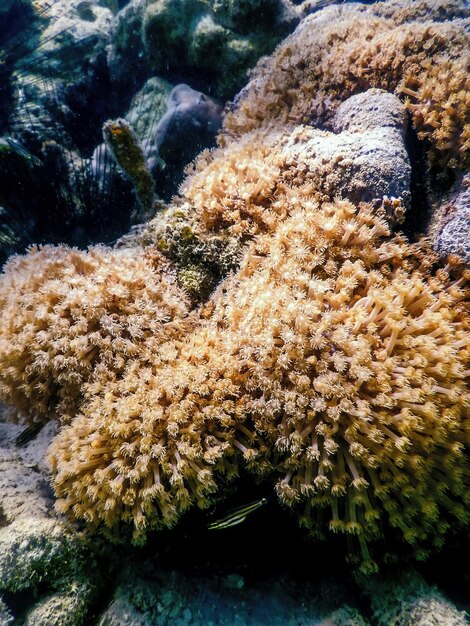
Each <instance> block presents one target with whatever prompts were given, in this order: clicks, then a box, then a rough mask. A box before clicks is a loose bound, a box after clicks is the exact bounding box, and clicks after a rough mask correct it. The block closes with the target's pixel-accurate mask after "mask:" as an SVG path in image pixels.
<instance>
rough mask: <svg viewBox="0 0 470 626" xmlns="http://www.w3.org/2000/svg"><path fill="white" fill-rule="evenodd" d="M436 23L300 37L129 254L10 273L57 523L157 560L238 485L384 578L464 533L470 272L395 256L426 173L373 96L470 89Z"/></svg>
mask: <svg viewBox="0 0 470 626" xmlns="http://www.w3.org/2000/svg"><path fill="white" fill-rule="evenodd" d="M183 4H184V7H183ZM175 6H178V7H179V8H182V9H183V8H184V10H186V9H187V10H188V12H189V13H190V14H191V17H194V16H195V15H196V13H197V12H198V11H199V4H198V3H196V4H195V5H194V7H196V8H194V7H193V5H191V6H189V3H188V5H187V6H186V4H185V3H182V2H178V3H176V5H175ZM240 6H241V5H240ZM439 7H442V3H440V2H436V3H426V2H419V3H416V5H415V6H414V5H411V6H409V5H406V6H404V5H403V4H402V3H399V2H397V3H392V4H390V3H386V4H382V3H378V4H376V5H374V6H372V7H365V6H361V5H353V6H346V7H341V8H338V7H330V8H328V9H326V10H325V11H323V12H321V13H318V14H315V15H312V16H310V17H308V18H306V19H305V20H304V21H303V22H302V24H301V25H300V26H299V28H298V30H297V31H296V33H295V34H294V35H293V36H292V37H290V38H288V39H287V40H286V42H285V43H283V44H282V45H281V46H280V47H279V49H278V50H277V52H276V53H275V55H274V56H273V57H272V58H271V59H265V60H263V61H262V63H261V64H260V65H259V66H258V69H257V70H256V71H255V74H254V78H253V80H252V82H251V83H250V85H249V86H248V87H247V89H246V90H244V92H242V94H241V96H240V97H239V98H238V100H237V101H236V103H235V105H234V110H233V111H232V112H231V113H230V114H229V115H228V117H227V118H226V123H225V127H224V130H223V133H222V135H221V137H220V147H219V148H218V149H217V150H215V151H213V152H212V153H210V152H208V151H206V152H204V153H203V154H202V155H201V156H200V157H198V158H197V159H196V162H195V163H194V164H193V165H192V166H191V167H190V168H188V170H187V173H188V176H187V178H186V180H185V182H184V184H183V185H182V188H181V193H180V197H179V198H176V199H175V200H174V201H173V202H172V204H171V206H170V208H169V210H168V211H166V212H165V213H164V214H162V215H159V216H158V217H157V218H156V219H155V220H154V221H153V222H152V223H151V224H150V225H148V226H147V227H144V228H142V229H139V231H138V233H137V237H136V239H134V241H133V247H127V248H126V247H123V248H119V249H116V250H110V249H105V248H99V247H98V248H90V250H89V251H88V252H78V251H76V250H71V249H69V248H65V247H59V248H52V247H46V248H44V249H42V250H38V249H33V250H31V251H30V252H29V254H28V255H26V256H25V257H15V258H13V259H12V260H11V261H10V262H9V263H8V265H7V267H6V270H5V273H4V274H3V276H2V277H1V279H0V306H1V308H2V313H3V315H2V321H1V325H0V395H1V397H2V399H4V400H6V401H8V402H9V403H10V404H13V405H15V406H16V408H17V410H18V411H20V412H23V413H26V415H27V416H28V417H29V419H30V420H34V418H38V419H39V420H47V419H48V418H50V417H52V416H55V415H58V417H59V418H60V421H61V422H62V424H61V426H60V430H59V434H58V435H57V437H56V438H55V440H54V442H53V444H52V446H51V448H50V456H49V458H50V462H51V467H52V472H53V486H54V490H55V494H56V496H57V497H58V500H57V502H56V509H57V511H58V512H60V513H67V514H68V515H69V516H70V517H71V518H72V519H74V520H84V521H85V522H86V524H87V526H88V527H89V528H91V529H96V528H99V529H101V530H103V531H104V532H105V533H106V534H107V535H108V536H109V537H112V538H114V539H117V538H122V537H127V535H128V532H130V533H131V535H132V540H133V541H134V542H135V543H141V542H144V541H145V540H146V538H147V535H148V533H149V532H150V531H152V530H154V529H162V528H165V527H167V528H169V527H172V526H173V525H174V524H175V523H176V522H177V521H178V519H179V518H180V516H181V515H182V513H183V512H185V511H186V510H187V509H189V508H190V507H195V508H196V507H197V508H200V509H206V508H207V507H209V506H210V505H212V504H213V503H214V502H216V501H217V499H218V498H219V497H223V495H224V491H225V490H226V489H227V488H228V485H229V483H230V482H233V481H234V480H235V479H236V478H237V477H239V475H240V474H244V475H245V476H249V477H250V480H251V481H252V482H257V483H259V484H260V485H261V486H262V488H263V489H267V490H269V492H270V493H271V492H272V491H274V493H275V494H277V497H278V500H279V501H280V502H281V504H282V505H283V506H285V507H286V508H288V509H290V510H292V511H293V513H294V515H295V516H296V517H297V519H298V520H299V522H300V524H301V525H303V526H305V527H306V528H307V529H308V530H309V531H310V533H311V534H312V535H314V536H316V537H325V536H327V535H334V534H339V535H342V536H343V537H345V538H346V541H347V544H348V545H347V554H348V558H349V560H350V561H351V562H352V563H353V564H354V565H355V566H357V567H358V569H359V570H361V571H363V572H366V573H369V574H370V573H371V572H375V571H377V568H378V563H379V562H382V561H384V560H385V561H387V560H389V559H393V558H395V556H396V554H399V555H401V554H405V555H408V554H409V553H411V554H412V555H413V556H414V557H415V558H417V559H424V558H425V557H426V556H428V555H429V553H430V551H432V550H433V549H435V548H440V547H442V545H443V543H444V540H445V538H446V535H447V534H448V533H449V532H450V531H454V530H455V529H458V528H460V527H465V526H467V525H468V522H469V517H470V516H469V514H468V505H469V488H468V487H469V476H470V466H469V459H468V457H467V456H466V455H465V449H464V447H465V445H467V444H468V443H469V428H470V415H469V412H468V407H469V405H470V393H469V389H468V382H469V369H468V362H469V357H470V334H469V329H470V321H469V315H468V280H469V271H468V270H465V268H464V267H463V264H462V262H461V260H459V259H458V258H457V257H450V258H449V259H448V260H446V261H445V262H444V263H441V264H440V263H439V261H438V258H437V255H435V254H434V253H433V252H432V251H431V250H430V249H429V248H428V246H427V244H426V243H424V242H421V243H419V244H411V243H409V242H408V241H407V240H406V239H405V237H404V236H403V235H401V234H395V235H394V234H393V233H392V232H391V225H393V226H395V223H396V222H397V221H399V220H400V219H401V218H402V217H403V210H404V207H405V206H406V204H407V195H409V191H408V188H409V176H410V167H409V161H408V158H407V154H406V150H405V147H404V140H403V136H404V132H405V124H404V111H403V108H402V106H401V105H400V103H399V102H398V101H397V99H396V98H395V96H393V95H391V94H386V93H383V92H382V91H380V90H379V88H380V89H387V90H389V91H393V90H398V91H399V90H400V89H402V88H405V89H406V88H407V89H411V87H406V84H409V83H406V81H408V80H409V76H411V75H413V76H419V81H420V82H419V84H416V85H415V87H416V94H417V95H416V99H418V100H419V98H420V97H421V95H420V93H421V92H420V89H421V88H422V85H423V81H424V76H425V73H426V72H428V73H429V72H431V73H432V72H433V71H434V69H433V68H434V66H435V65H439V64H440V63H441V61H442V59H443V57H444V56H445V55H447V57H446V58H447V60H446V63H444V62H443V61H442V63H444V65H442V64H441V65H440V67H441V68H442V67H445V71H446V72H447V73H448V74H449V73H450V72H451V71H452V70H451V68H454V69H455V68H457V67H458V66H459V63H461V56H462V50H463V48H464V46H466V45H468V35H467V33H466V32H465V29H464V26H465V24H466V23H467V22H466V21H465V20H456V21H454V22H437V21H435V22H433V21H432V20H433V16H436V19H437V16H438V15H440V12H439ZM196 9H197V11H196ZM194 11H196V13H194V14H193V13H192V12H194ZM462 11H463V9H462ZM463 12H464V11H463ZM170 13H171V10H170V7H169V5H168V3H165V2H164V1H163V0H161V1H158V2H155V3H152V4H150V5H149V9H148V14H147V27H148V28H150V27H149V24H150V23H152V24H154V22H158V20H160V19H161V20H163V22H164V23H166V22H165V20H167V19H168V20H170V22H171V23H169V24H170V26H171V28H172V27H173V26H175V23H174V19H173V17H174V16H172V15H170ZM183 13H184V12H183ZM189 13H188V14H189ZM162 14H163V17H162ZM185 15H186V14H183V17H182V20H181V24H182V28H183V30H184V28H185V27H186V26H185V19H186V18H185ZM197 15H199V13H197ZM196 17H197V16H196ZM157 18H158V19H157ZM170 18H171V19H170ZM188 19H189V18H188ZM204 19H206V18H204ZM171 20H173V21H171ZM413 20H415V21H413ZM206 21H207V20H206ZM196 22H197V20H196ZM197 23H199V22H197ZM160 26H161V23H160ZM171 28H170V27H168V36H173V35H174V36H175V37H177V36H178V33H177V32H173V31H172V30H171ZM147 36H149V35H148V32H147ZM449 42H450V43H449ZM159 45H160V44H159ZM170 50H171V47H170ZM175 50H176V51H174V53H175V55H176V56H175V59H178V58H179V57H178V54H179V52H178V50H177V49H175ZM425 56H427V58H428V59H431V61H432V62H431V65H429V63H428V61H426V60H425V58H424V57H425ZM459 67H460V66H459ZM460 69H461V68H460ZM403 80H405V83H403ZM403 84H405V87H403ZM446 84H448V87H446V88H447V91H445V89H444V91H443V92H439V93H442V94H444V93H445V94H449V93H450V91H449V90H453V89H454V88H455V89H457V92H456V93H455V99H453V98H452V102H451V105H450V106H449V107H447V109H446V108H445V106H444V105H442V103H440V104H439V103H438V104H436V102H431V103H430V104H429V111H428V112H427V113H426V115H429V116H430V117H431V118H432V119H434V117H433V116H434V114H435V111H439V112H442V111H444V112H443V113H442V115H441V113H438V114H436V115H437V117H438V118H439V120H440V121H439V125H440V126H442V127H443V128H444V127H445V129H446V130H445V133H447V134H446V137H448V138H449V136H451V139H449V141H447V140H444V139H443V135H439V136H438V135H437V134H436V133H434V131H435V130H436V129H435V128H434V127H433V130H431V131H429V130H428V129H427V126H426V130H425V128H424V127H423V129H422V130H423V132H425V133H426V134H425V135H423V137H426V138H427V139H428V140H429V142H430V143H431V144H432V146H433V148H432V149H433V150H434V156H435V158H436V159H437V160H439V162H440V164H441V165H442V166H446V167H447V166H454V167H457V166H458V167H465V164H466V161H465V159H466V150H467V149H466V147H465V141H466V139H465V134H464V133H463V132H461V133H459V132H457V130H455V129H456V128H458V127H459V128H460V126H459V125H461V124H462V123H463V121H462V120H465V115H466V112H465V103H466V102H467V100H466V94H465V91H464V90H463V89H462V82H461V81H460V79H459V80H457V82H452V81H451V80H450V79H449V81H447V83H446ZM370 86H372V87H374V89H372V90H370V91H368V92H367V93H361V94H357V93H356V92H358V91H366V90H367V89H368V88H369V87H370ZM182 92H183V93H184V94H186V95H188V91H187V88H185V89H184V90H182V89H181V87H179V88H177V90H176V92H173V96H174V98H176V96H178V94H179V95H181V93H182ZM194 93H195V92H193V91H192V90H191V94H190V95H191V96H192V95H193V94H194ZM439 93H438V92H437V91H436V95H437V96H439ZM327 94H328V95H327ZM351 94H356V95H353V97H351V98H350V99H349V101H347V102H344V104H341V102H342V101H344V100H345V99H346V98H347V97H348V96H349V95H351ZM408 95H409V96H410V97H411V94H410V93H409V94H408ZM452 96H454V92H453V91H452ZM442 97H444V96H442ZM446 97H447V96H446ZM204 103H205V104H207V101H204ZM177 104H178V101H177ZM317 104H318V106H317ZM407 106H408V108H409V109H410V111H411V113H412V116H415V117H416V116H417V115H418V114H417V113H416V112H415V111H416V110H417V109H415V108H413V107H411V105H410V104H409V103H407ZM426 106H428V105H426ZM177 108H178V107H175V109H177ZM211 110H212V109H211ZM378 111H379V112H380V114H379V113H378ZM455 112H457V114H455ZM382 113H383V114H382ZM174 115H176V112H175V113H174V114H173V113H172V114H169V117H168V118H167V119H163V120H162V122H161V127H160V130H162V129H163V130H165V128H166V126H167V124H168V123H169V121H171V119H172V118H173V116H174ZM420 115H421V113H420ZM423 115H424V114H423ZM445 115H447V116H450V117H451V121H450V122H449V124H447V122H445V121H444V119H443V116H445ZM439 116H440V117H439ZM425 117H426V116H425V115H424V117H423V119H425ZM426 119H427V118H426ZM436 119H437V118H436ZM312 121H316V122H320V121H322V122H324V123H325V124H327V125H328V128H329V129H330V130H324V129H318V128H312V127H311V126H308V125H302V124H308V123H311V122H312ZM414 123H415V125H416V126H417V127H418V126H419V122H418V118H417V117H416V119H415V120H414ZM163 130H162V132H163ZM331 131H335V132H331ZM454 131H455V132H454ZM449 133H450V135H449ZM157 135H158V133H157ZM384 138H385V139H386V142H387V147H384V146H383V145H381V142H382V143H383V142H384ZM461 141H462V143H460V142H461ZM157 143H158V139H157ZM161 145H162V144H160V146H161ZM127 156H128V155H127ZM140 156H142V155H140ZM390 163H391V165H390ZM339 193H341V194H342V195H343V196H344V197H343V198H338V197H337V195H338V194H339ZM139 238H140V240H141V241H145V242H146V246H145V249H144V250H142V249H141V248H140V247H138V246H137V245H136V240H138V239H139ZM131 240H132V238H130V239H128V240H127V243H128V245H129V244H130V242H131ZM124 244H125V242H124ZM163 255H166V256H167V259H165V258H164V256H163ZM238 265H239V267H238ZM229 272H230V273H229ZM177 280H178V281H179V286H178V285H177V282H176V281H177ZM217 283H219V284H218V286H217V288H216V289H215V291H214V292H212V294H211V295H210V297H209V291H210V290H211V289H212V288H213V287H215V286H216V285H217ZM185 291H186V293H187V294H188V295H189V296H190V297H191V299H192V303H191V304H190V303H189V299H188V297H187V295H186V293H185ZM195 303H199V307H198V308H195V309H194V311H193V312H191V313H189V310H190V307H191V306H193V305H194V304H195ZM57 601H58V600H57ZM51 602H55V600H51Z"/></svg>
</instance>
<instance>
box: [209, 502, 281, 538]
mask: <svg viewBox="0 0 470 626" xmlns="http://www.w3.org/2000/svg"><path fill="white" fill-rule="evenodd" d="M267 503H268V498H261V500H255V501H254V502H250V504H245V505H243V506H239V507H237V508H236V509H232V510H231V511H229V512H228V513H227V514H226V515H224V517H221V518H220V519H218V520H216V521H215V522H211V523H210V524H209V525H208V527H207V528H208V529H209V530H222V529H223V528H230V527H231V526H236V525H237V524H241V523H242V522H244V521H245V519H246V518H247V516H248V515H250V514H251V513H253V512H254V511H256V510H257V509H259V508H261V507H262V506H264V505H265V504H267Z"/></svg>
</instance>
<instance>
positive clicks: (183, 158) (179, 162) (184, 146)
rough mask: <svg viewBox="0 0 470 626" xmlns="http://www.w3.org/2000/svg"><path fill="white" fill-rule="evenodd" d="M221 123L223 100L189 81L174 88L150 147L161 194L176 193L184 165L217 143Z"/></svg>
mask: <svg viewBox="0 0 470 626" xmlns="http://www.w3.org/2000/svg"><path fill="white" fill-rule="evenodd" d="M221 125H222V105H221V104H220V103H219V102H217V101H216V100H214V99H213V98H210V97H209V96H206V95H205V94H203V93H201V92H199V91H196V90H194V89H192V88H191V87H189V86H188V85H185V84H181V85H176V87H174V88H173V89H172V91H171V93H170V95H169V97H168V103H167V111H166V113H165V114H164V115H163V116H162V117H161V119H160V120H159V122H158V125H157V127H156V129H155V135H154V137H153V141H152V143H151V144H150V145H149V147H148V149H147V153H148V162H149V167H150V169H151V170H152V172H153V174H154V176H155V178H156V180H157V189H158V191H159V193H160V194H161V195H163V196H164V197H168V198H169V197H171V196H172V195H173V194H174V193H175V192H176V190H177V188H178V185H179V183H180V182H181V179H182V176H183V168H184V166H185V165H187V164H188V163H190V162H191V161H192V160H193V159H194V157H195V156H196V155H197V154H199V152H201V150H203V149H204V148H211V147H213V146H214V145H215V137H216V134H217V132H218V131H219V130H220V127H221ZM162 165H163V167H162Z"/></svg>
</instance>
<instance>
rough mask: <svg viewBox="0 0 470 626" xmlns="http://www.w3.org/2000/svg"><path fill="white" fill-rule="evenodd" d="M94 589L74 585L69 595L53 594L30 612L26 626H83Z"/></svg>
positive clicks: (84, 585) (82, 585) (63, 593)
mask: <svg viewBox="0 0 470 626" xmlns="http://www.w3.org/2000/svg"><path fill="white" fill-rule="evenodd" d="M92 595H93V593H92V587H90V586H87V585H86V584H84V583H78V582H77V583H73V584H71V585H70V588H69V591H68V592H67V593H65V592H62V593H55V594H51V595H49V596H47V597H45V598H43V599H42V600H40V601H39V602H38V603H37V604H36V605H35V606H34V608H33V609H32V610H31V611H29V612H28V614H27V616H26V619H25V622H24V626H38V624H40V625H41V626H82V624H84V623H86V622H84V619H85V617H86V615H87V612H88V608H89V602H90V597H91V596H92Z"/></svg>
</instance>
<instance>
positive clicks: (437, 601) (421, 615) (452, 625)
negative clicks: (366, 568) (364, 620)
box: [364, 570, 468, 626]
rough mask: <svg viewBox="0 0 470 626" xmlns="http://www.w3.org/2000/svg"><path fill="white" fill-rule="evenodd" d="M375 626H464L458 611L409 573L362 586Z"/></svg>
mask: <svg viewBox="0 0 470 626" xmlns="http://www.w3.org/2000/svg"><path fill="white" fill-rule="evenodd" d="M364 591H365V593H366V594H367V595H368V596H369V598H370V600H371V608H372V614H373V619H374V624H376V625H377V626H390V624H397V625H399V626H468V621H467V614H466V613H465V611H459V610H458V609H457V608H456V606H455V605H454V604H453V603H452V602H451V601H450V600H448V599H447V598H446V597H445V596H444V595H443V594H442V593H441V592H440V591H439V590H438V589H436V587H433V586H431V585H428V584H427V583H426V582H425V580H424V579H423V578H422V577H421V576H420V574H418V573H417V572H414V571H412V570H410V571H404V572H400V574H399V575H397V576H395V577H391V578H380V579H379V578H373V579H370V580H369V581H366V582H365V583H364Z"/></svg>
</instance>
